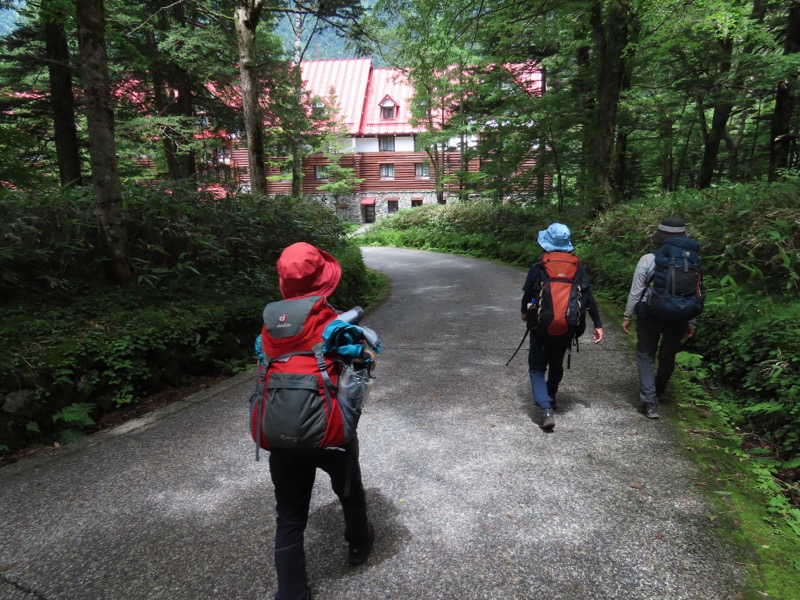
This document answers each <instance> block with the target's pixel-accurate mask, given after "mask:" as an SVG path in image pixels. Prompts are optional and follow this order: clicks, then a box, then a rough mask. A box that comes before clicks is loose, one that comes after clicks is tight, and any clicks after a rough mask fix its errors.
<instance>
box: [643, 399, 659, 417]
mask: <svg viewBox="0 0 800 600" xmlns="http://www.w3.org/2000/svg"><path fill="white" fill-rule="evenodd" d="M644 416H645V417H647V418H648V419H658V417H659V415H658V402H649V403H645V405H644Z"/></svg>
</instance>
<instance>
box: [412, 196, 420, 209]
mask: <svg viewBox="0 0 800 600" xmlns="http://www.w3.org/2000/svg"><path fill="white" fill-rule="evenodd" d="M417 206H422V198H412V199H411V208H416V207H417Z"/></svg>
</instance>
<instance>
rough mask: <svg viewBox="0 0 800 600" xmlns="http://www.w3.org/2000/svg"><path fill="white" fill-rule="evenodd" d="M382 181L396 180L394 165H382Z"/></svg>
mask: <svg viewBox="0 0 800 600" xmlns="http://www.w3.org/2000/svg"><path fill="white" fill-rule="evenodd" d="M381 179H394V165H381Z"/></svg>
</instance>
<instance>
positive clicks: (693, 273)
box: [636, 237, 705, 323]
mask: <svg viewBox="0 0 800 600" xmlns="http://www.w3.org/2000/svg"><path fill="white" fill-rule="evenodd" d="M655 255H656V267H655V272H654V273H653V277H652V279H651V280H650V281H651V288H650V289H651V292H650V296H649V297H648V298H646V299H644V294H643V295H642V296H643V299H641V300H640V301H639V303H638V304H637V305H636V314H637V315H639V316H641V317H647V318H651V319H656V320H658V321H665V322H675V323H678V322H685V321H688V320H690V319H693V318H695V317H696V316H697V315H699V314H700V313H701V312H703V302H704V300H705V294H704V292H703V275H702V271H701V270H700V244H699V243H698V242H697V241H695V240H693V239H690V238H686V237H673V238H669V239H667V241H666V242H664V244H663V245H662V246H661V248H659V249H658V250H657V251H656V252H655Z"/></svg>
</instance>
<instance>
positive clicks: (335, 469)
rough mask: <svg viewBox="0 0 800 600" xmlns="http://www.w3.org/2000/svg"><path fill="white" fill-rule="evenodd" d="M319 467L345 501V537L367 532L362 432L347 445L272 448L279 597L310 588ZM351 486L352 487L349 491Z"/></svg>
mask: <svg viewBox="0 0 800 600" xmlns="http://www.w3.org/2000/svg"><path fill="white" fill-rule="evenodd" d="M317 469H322V470H323V471H325V472H326V473H327V474H328V475H329V476H330V478H331V487H332V488H333V491H334V493H335V494H336V495H337V496H338V497H339V502H341V504H342V509H343V511H344V526H345V529H344V537H345V539H346V540H347V541H348V542H350V541H353V542H356V543H357V542H359V541H360V540H363V539H364V538H365V537H366V535H367V502H366V497H365V494H364V486H363V485H362V483H361V466H360V465H359V462H358V439H357V438H356V439H354V440H353V441H352V442H350V443H349V445H348V446H347V448H346V449H345V450H344V451H341V450H320V451H315V452H302V451H296V450H288V451H287V450H273V451H271V452H270V455H269V472H270V475H271V477H272V483H273V485H274V486H275V500H276V502H277V506H276V510H277V513H278V519H277V529H276V531H275V570H276V573H277V576H278V591H277V593H276V594H275V598H276V600H305V598H307V597H308V594H309V589H308V575H307V573H306V555H305V550H304V547H303V534H304V532H305V529H306V523H307V522H308V511H309V507H310V504H311V491H312V489H313V488H314V479H315V477H316V472H317ZM347 488H349V489H347ZM346 492H349V493H348V494H347V495H346V496H345V493H346ZM342 557H343V558H344V553H343V554H342Z"/></svg>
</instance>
